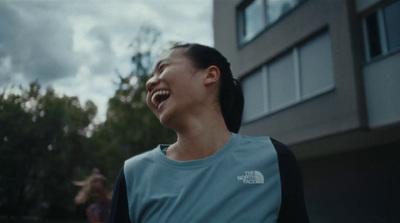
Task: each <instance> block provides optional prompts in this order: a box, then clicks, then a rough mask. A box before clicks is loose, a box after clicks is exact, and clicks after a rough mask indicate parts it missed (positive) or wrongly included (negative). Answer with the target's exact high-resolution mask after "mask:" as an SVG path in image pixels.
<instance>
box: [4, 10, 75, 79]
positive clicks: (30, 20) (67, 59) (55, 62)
mask: <svg viewBox="0 0 400 223" xmlns="http://www.w3.org/2000/svg"><path fill="white" fill-rule="evenodd" d="M15 4H17V3H15ZM20 4H21V2H20ZM41 5H43V4H38V3H32V2H31V3H27V2H25V5H23V7H15V6H19V5H18V4H17V5H13V3H12V2H2V3H0V21H2V22H0V46H2V47H1V48H0V50H1V52H0V58H3V59H4V58H6V57H11V61H12V64H11V65H12V70H11V71H8V72H4V71H0V81H1V82H2V83H4V82H5V81H7V82H10V79H11V80H12V79H13V78H12V76H13V75H14V74H15V73H22V74H23V75H24V76H25V77H26V79H27V80H28V81H33V80H39V81H40V82H43V83H46V82H50V81H52V80H54V79H57V78H60V77H65V76H69V75H74V74H75V73H76V71H77V66H76V65H77V62H78V61H77V59H78V58H77V57H76V55H75V54H74V52H72V30H71V29H70V28H68V27H66V26H65V25H63V23H62V22H61V21H62V17H61V15H60V16H53V17H48V16H47V17H46V16H44V15H45V13H43V12H45V11H46V10H49V9H46V8H45V7H43V8H41ZM29 6H32V8H33V9H35V10H29ZM46 7H47V6H46ZM13 84H19V83H13Z"/></svg>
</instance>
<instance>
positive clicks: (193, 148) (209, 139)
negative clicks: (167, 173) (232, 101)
mask: <svg viewBox="0 0 400 223" xmlns="http://www.w3.org/2000/svg"><path fill="white" fill-rule="evenodd" d="M176 132H177V135H178V138H177V142H176V143H174V144H172V145H171V146H170V147H169V148H168V149H167V156H168V157H169V158H171V159H174V160H179V161H189V160H196V159H202V158H206V157H208V156H211V155H213V154H214V153H216V152H217V151H218V150H220V149H221V148H222V147H223V146H224V145H225V144H226V143H227V142H228V141H229V139H230V138H231V135H232V134H231V133H230V132H229V130H228V129H227V127H226V125H225V122H224V120H223V118H222V116H221V117H211V118H209V119H205V118H200V119H196V120H193V121H192V122H191V125H190V126H188V127H187V128H185V129H184V130H182V131H176Z"/></svg>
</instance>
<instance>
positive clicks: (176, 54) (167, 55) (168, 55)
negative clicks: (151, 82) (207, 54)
mask: <svg viewBox="0 0 400 223" xmlns="http://www.w3.org/2000/svg"><path fill="white" fill-rule="evenodd" d="M185 51H186V49H184V48H175V49H169V50H166V51H164V52H163V53H161V55H160V57H159V60H158V61H164V60H171V59H175V58H181V57H185V58H187V56H186V55H185Z"/></svg>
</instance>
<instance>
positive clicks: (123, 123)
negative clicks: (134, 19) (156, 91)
mask: <svg viewBox="0 0 400 223" xmlns="http://www.w3.org/2000/svg"><path fill="white" fill-rule="evenodd" d="M159 36H160V32H159V31H158V30H157V29H155V28H153V27H149V26H144V27H142V28H141V29H140V30H139V32H138V34H137V35H136V37H135V39H134V41H133V42H132V44H131V45H130V46H131V47H133V49H134V53H133V56H132V63H133V69H132V72H131V73H129V74H128V75H126V76H125V77H124V76H123V75H121V74H118V77H119V83H118V89H117V90H116V92H115V95H114V96H113V97H112V98H111V99H109V101H108V110H107V120H106V121H105V123H104V124H103V125H101V127H100V128H99V129H98V131H96V132H95V133H94V135H93V137H94V138H96V140H95V141H97V143H99V146H100V145H102V146H101V147H102V148H101V149H100V150H102V151H101V152H100V153H97V155H98V156H99V157H97V158H98V159H99V160H107V162H106V163H107V165H106V164H104V167H103V169H107V170H110V171H112V172H110V173H109V175H110V176H112V175H114V176H116V173H117V172H118V171H119V170H120V168H121V166H122V165H123V161H124V160H126V159H127V158H129V157H131V156H133V155H136V154H139V153H142V152H144V151H146V150H149V149H152V148H154V147H155V146H156V145H157V144H158V143H160V142H163V143H170V142H172V141H173V140H175V138H176V135H175V133H174V132H173V131H172V130H171V129H167V128H165V127H163V126H162V125H161V124H160V122H159V120H158V119H157V118H156V117H155V116H154V114H153V113H152V112H151V110H150V109H149V108H148V107H147V105H146V94H147V90H146V86H145V84H146V80H147V79H148V76H149V74H150V72H151V68H152V67H151V66H152V61H153V58H154V57H155V55H154V53H153V52H154V50H153V47H154V45H155V43H156V42H157V41H158V39H159ZM111 154H112V157H111V156H110V155H111ZM110 159H113V160H110ZM103 163H104V162H103ZM111 165H113V166H111ZM114 179H115V178H114Z"/></svg>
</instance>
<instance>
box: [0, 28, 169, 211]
mask: <svg viewBox="0 0 400 223" xmlns="http://www.w3.org/2000/svg"><path fill="white" fill-rule="evenodd" d="M158 36H159V32H158V31H157V30H155V29H152V28H149V27H145V28H144V29H143V30H142V31H140V35H139V34H138V37H137V38H136V39H135V40H134V42H133V44H132V47H133V48H134V53H133V56H132V63H133V70H132V72H131V73H130V74H128V75H127V76H126V77H123V76H122V75H119V83H118V89H117V90H116V92H115V95H114V96H113V97H112V98H110V99H109V102H108V110H107V120H106V121H105V122H104V123H100V124H98V123H97V124H94V122H93V119H94V117H95V115H96V112H97V107H96V105H95V104H94V103H93V102H91V101H87V102H86V103H85V105H84V106H81V104H80V102H79V99H78V98H77V97H68V96H65V95H64V96H59V95H57V94H56V92H55V91H54V90H53V89H51V88H49V89H47V90H46V91H43V90H41V87H40V84H39V83H37V82H34V83H31V84H30V86H29V87H28V88H27V89H25V88H22V87H21V88H20V89H19V93H15V92H14V93H12V92H11V93H5V91H4V92H3V93H1V94H0V154H1V157H0V215H8V216H15V217H17V218H18V219H19V217H21V216H26V215H33V216H39V217H44V218H51V219H76V218H77V217H78V216H81V213H79V212H78V211H77V210H80V209H82V207H77V206H76V205H75V204H74V203H73V201H74V197H75V195H76V194H77V192H78V189H79V188H78V187H77V186H75V185H73V184H72V181H76V180H83V179H85V178H86V177H87V176H88V175H89V174H90V172H91V170H92V168H94V167H97V168H99V169H100V170H101V172H102V173H103V174H104V175H105V176H106V177H107V178H108V179H109V181H110V183H113V182H114V181H115V179H116V177H117V174H118V172H119V170H120V169H121V167H122V166H123V162H124V160H126V159H128V158H129V157H131V156H134V155H136V154H139V153H142V152H144V151H146V150H149V149H152V148H154V147H155V146H156V145H157V144H159V143H171V142H173V141H174V140H175V137H176V136H175V133H174V132H173V131H172V130H170V129H167V128H165V127H162V126H161V124H160V122H159V120H158V119H157V118H156V117H155V116H154V115H153V114H152V112H151V111H150V110H149V109H148V107H147V105H146V102H145V97H146V94H147V92H146V87H145V83H146V80H147V77H148V75H149V72H150V69H151V67H150V66H151V61H152V58H154V56H153V55H152V53H151V52H152V49H151V47H152V46H153V45H154V43H155V42H156V40H157V39H158ZM146 41H147V42H146ZM110 186H111V185H110ZM111 188H112V187H111ZM83 210H84V209H83ZM83 216H84V215H83Z"/></svg>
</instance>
